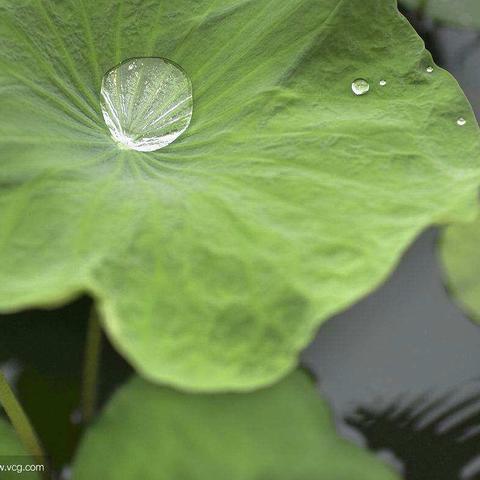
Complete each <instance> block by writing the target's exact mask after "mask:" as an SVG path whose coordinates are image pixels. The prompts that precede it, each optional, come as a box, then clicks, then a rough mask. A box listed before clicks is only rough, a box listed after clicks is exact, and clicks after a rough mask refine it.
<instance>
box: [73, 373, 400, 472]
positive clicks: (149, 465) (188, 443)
mask: <svg viewBox="0 0 480 480" xmlns="http://www.w3.org/2000/svg"><path fill="white" fill-rule="evenodd" d="M139 406H141V407H140V408H139ZM92 478H102V479H103V480H118V479H125V480H129V479H142V480H171V479H173V478H175V479H182V480H224V479H226V478H228V479H229V480H260V479H261V480H305V479H315V480H352V479H355V480H394V479H397V478H398V477H397V476H396V475H395V474H394V473H393V472H392V471H390V470H389V469H388V468H387V467H386V466H385V465H382V464H381V463H380V462H379V461H377V460H375V459H374V458H373V457H372V456H371V454H369V453H367V452H366V451H364V450H362V449H360V448H358V447H356V446H354V445H352V444H349V443H347V442H346V441H345V440H342V439H340V438H339V437H338V436H337V434H336V432H335V427H334V424H333V422H332V420H331V418H330V413H329V411H328V409H327V407H326V405H325V403H324V402H323V401H322V400H321V399H320V398H319V397H318V393H317V392H316V391H315V388H314V386H313V384H312V382H311V381H310V380H309V379H308V378H306V376H305V375H304V374H302V373H295V374H293V375H291V376H290V377H288V378H287V379H286V380H284V381H282V382H281V383H280V384H278V385H276V386H274V387H272V388H270V389H267V390H261V391H259V392H255V393H248V394H245V393H243V394H237V395H235V394H221V395H185V394H182V393H178V392H175V391H174V390H169V389H167V388H161V387H158V386H155V385H152V384H148V383H146V382H145V381H143V380H140V379H138V378H136V379H134V380H133V381H131V382H130V383H129V384H127V385H126V386H125V387H123V388H122V389H121V390H120V391H119V392H118V393H117V394H116V396H115V397H114V398H113V399H112V400H111V403H110V404H109V405H108V406H107V407H106V409H105V411H104V412H103V414H102V415H101V417H100V419H99V421H98V423H97V424H95V425H94V426H93V427H92V428H91V429H90V430H89V432H87V434H86V437H85V439H84V440H83V443H82V445H81V446H80V450H79V452H78V455H77V459H76V462H75V465H74V473H73V480H90V479H92Z"/></svg>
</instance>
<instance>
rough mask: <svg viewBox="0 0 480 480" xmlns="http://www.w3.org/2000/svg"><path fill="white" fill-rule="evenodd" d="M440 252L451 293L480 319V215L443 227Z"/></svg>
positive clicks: (473, 315)
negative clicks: (470, 221)
mask: <svg viewBox="0 0 480 480" xmlns="http://www.w3.org/2000/svg"><path fill="white" fill-rule="evenodd" d="M440 254H441V258H442V261H443V266H444V269H445V273H446V280H447V284H448V287H449V290H450V292H451V294H452V295H453V296H454V297H455V298H456V299H457V300H458V301H459V303H460V304H461V305H462V306H463V307H464V308H465V310H466V311H467V312H468V314H469V315H470V316H471V317H472V318H473V319H474V320H476V321H478V322H480V217H478V218H477V220H476V221H475V222H473V223H468V224H458V225H453V226H451V227H449V228H447V229H446V231H445V232H444V234H443V237H442V242H441V245H440Z"/></svg>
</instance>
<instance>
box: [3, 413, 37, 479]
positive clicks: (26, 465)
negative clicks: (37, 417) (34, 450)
mask: <svg viewBox="0 0 480 480" xmlns="http://www.w3.org/2000/svg"><path fill="white" fill-rule="evenodd" d="M36 468H38V467H37V466H36V464H35V461H34V460H33V459H32V458H31V457H29V456H28V455H27V454H26V453H25V450H24V448H23V447H22V446H21V444H20V441H19V440H18V439H17V437H16V435H15V432H14V431H13V429H12V427H11V426H10V425H9V424H8V423H7V422H6V421H5V420H3V419H1V418H0V478H1V479H2V480H13V479H18V478H25V479H26V480H40V475H39V474H38V473H36V472H34V471H32V470H34V469H36Z"/></svg>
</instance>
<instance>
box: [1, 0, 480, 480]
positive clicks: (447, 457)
mask: <svg viewBox="0 0 480 480" xmlns="http://www.w3.org/2000/svg"><path fill="white" fill-rule="evenodd" d="M355 1H356V0H355ZM479 1H480V0H479ZM405 13H406V14H407V16H409V18H410V20H411V22H412V23H413V24H414V26H415V27H416V29H417V31H418V32H419V33H420V34H421V35H422V36H423V38H424V39H425V40H426V43H427V46H428V48H429V49H430V50H431V51H432V52H433V54H434V56H435V59H436V61H437V63H438V64H440V65H442V66H444V67H445V68H447V69H448V70H450V71H451V72H452V73H453V74H454V75H455V76H456V78H457V79H458V80H459V82H460V83H461V85H462V87H463V88H464V90H465V92H466V94H467V96H468V97H469V98H470V101H471V102H472V104H473V106H474V108H475V110H476V113H477V116H478V115H480V40H479V39H480V34H479V33H478V32H472V31H468V30H462V29H453V28H448V27H444V26H441V25H437V24H434V23H433V22H432V21H430V20H429V19H424V20H422V21H418V18H416V16H415V14H412V12H407V11H405ZM438 234H439V232H438V231H437V230H433V229H432V230H430V231H428V232H425V233H424V235H422V236H421V237H420V238H419V239H418V241H417V242H416V243H415V244H414V245H413V246H412V247H411V248H410V250H409V251H408V252H407V253H406V254H405V256H404V258H403V260H402V261H401V263H400V265H399V266H398V268H397V269H396V271H395V272H394V273H393V275H392V276H391V278H390V279H389V280H388V281H387V282H386V283H385V285H384V286H383V287H381V288H380V289H379V290H378V291H376V292H374V293H373V294H371V295H370V296H369V297H367V298H365V299H364V300H362V301H361V302H359V303H358V304H357V305H355V306H354V307H352V308H351V309H349V310H348V311H346V312H344V313H342V314H341V315H338V316H336V317H335V318H333V319H332V320H330V321H329V322H327V323H326V324H325V325H324V326H323V327H322V328H321V331H320V333H319V335H318V337H317V339H316V340H315V341H314V342H313V343H312V345H311V346H310V347H309V348H308V349H307V351H306V352H305V353H304V355H303V363H304V365H306V366H307V367H308V368H309V369H311V370H313V371H314V372H315V374H316V375H317V376H318V378H319V385H320V389H321V391H322V392H323V394H324V395H325V396H326V397H327V399H328V400H329V401H330V403H331V404H332V406H333V408H334V410H335V412H336V414H337V418H338V425H339V429H340V431H341V432H343V433H344V434H345V435H346V436H347V437H348V438H351V439H353V440H354V441H357V442H359V443H361V444H365V445H368V446H369V447H370V448H371V449H372V450H375V451H377V452H378V453H379V454H380V455H381V456H383V457H384V458H385V460H386V461H388V462H390V463H392V464H393V465H395V466H396V468H398V469H399V470H400V471H402V472H403V475H404V477H405V478H406V479H407V480H457V479H460V478H465V479H480V461H478V456H479V454H480V328H478V327H477V326H476V325H474V324H473V323H472V322H471V321H470V320H469V319H468V318H466V317H465V315H463V314H462V312H461V311H460V310H459V309H458V308H457V307H456V306H455V305H454V304H453V303H452V301H451V299H450V298H449V297H448V295H447V293H446V291H445V289H444V287H443V284H442V278H441V270H440V266H439V264H438V261H437V258H436V251H435V250H436V240H437V237H438ZM89 307H90V301H89V300H88V299H85V298H84V299H80V300H79V301H77V302H75V303H73V304H71V305H67V306H66V307H64V308H62V309H58V310H54V311H50V312H44V311H43V312H41V311H35V312H25V313H21V314H17V315H9V316H3V317H1V319H2V336H1V337H0V362H7V363H6V364H5V366H6V370H7V371H8V373H9V374H10V376H11V378H12V380H15V383H16V385H17V389H18V395H19V397H20V399H21V401H22V402H23V403H24V405H25V406H26V409H27V410H28V412H29V414H30V415H31V417H32V419H33V422H34V424H35V427H36V428H37V430H38V431H39V433H40V435H41V437H42V438H43V440H44V443H45V446H46V449H47V450H48V451H50V452H53V458H52V460H53V463H54V465H55V466H56V467H57V468H59V467H60V466H61V465H62V464H64V463H66V462H68V460H69V457H70V455H71V453H72V451H73V449H74V447H75V445H76V442H77V440H78V437H79V434H80V431H79V427H78V425H77V424H76V421H75V420H76V415H75V410H76V408H77V402H78V398H79V391H78V388H79V387H78V385H79V382H80V375H81V371H80V368H81V360H82V353H83V344H84V335H85V324H86V322H85V319H86V318H87V315H88V311H89ZM44 322H45V323H48V329H46V328H44ZM25 338H27V339H28V341H27V342H25V341H24V339H25ZM31 339H35V341H34V342H32V340H31ZM129 373H130V368H129V367H128V366H127V365H126V364H125V362H124V361H123V360H122V359H121V358H120V357H119V356H118V355H116V354H115V352H113V350H112V349H111V348H110V347H109V346H107V348H106V349H105V350H104V352H103V358H102V376H101V378H102V387H101V388H102V392H101V398H102V399H103V400H104V399H106V398H108V396H109V395H110V393H111V392H112V390H113V389H114V388H115V386H116V385H118V384H120V383H121V382H122V381H123V379H124V378H125V377H126V376H127V375H128V374H129ZM46 412H47V413H46ZM48 412H49V413H48ZM476 459H477V460H476ZM352 480H354V479H352Z"/></svg>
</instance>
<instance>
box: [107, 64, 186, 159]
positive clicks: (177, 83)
mask: <svg viewBox="0 0 480 480" xmlns="http://www.w3.org/2000/svg"><path fill="white" fill-rule="evenodd" d="M101 106H102V112H103V118H104V119H105V123H106V124H107V126H108V128H109V129H110V133H111V135H112V138H113V139H114V140H115V141H116V142H118V143H119V144H120V145H121V146H124V147H126V148H128V149H132V150H138V151H141V152H152V151H154V150H159V149H160V148H163V147H166V146H167V145H169V144H170V143H172V142H173V141H174V140H176V139H177V138H178V137H179V136H180V135H181V134H182V133H183V132H185V130H186V129H187V128H188V126H189V124H190V120H191V118H192V113H193V97H192V83H191V81H190V79H189V78H188V76H187V74H186V73H185V72H184V71H183V69H182V68H181V67H179V66H178V65H176V64H175V63H173V62H171V61H170V60H167V59H164V58H154V57H148V58H131V59H128V60H125V61H124V62H122V63H121V64H119V65H117V66H116V67H114V68H112V69H111V70H109V71H108V72H107V73H106V74H105V76H104V77H103V81H102V90H101Z"/></svg>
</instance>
